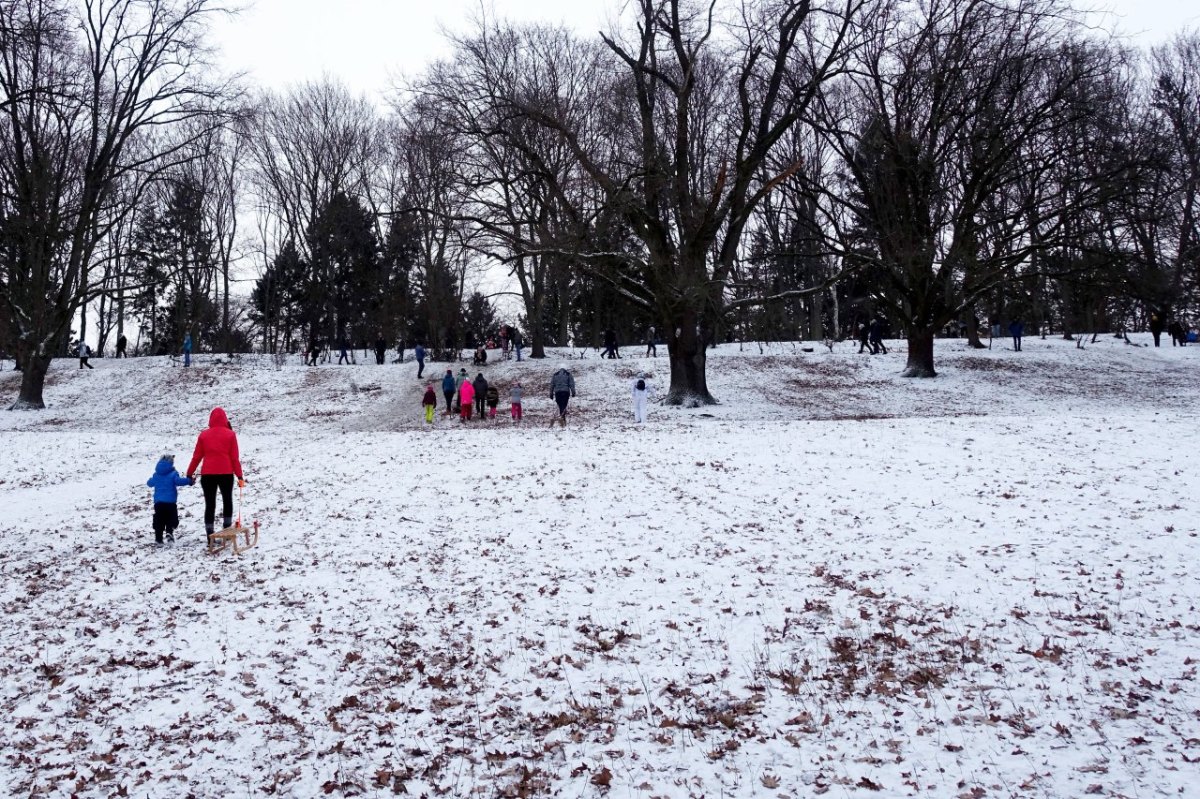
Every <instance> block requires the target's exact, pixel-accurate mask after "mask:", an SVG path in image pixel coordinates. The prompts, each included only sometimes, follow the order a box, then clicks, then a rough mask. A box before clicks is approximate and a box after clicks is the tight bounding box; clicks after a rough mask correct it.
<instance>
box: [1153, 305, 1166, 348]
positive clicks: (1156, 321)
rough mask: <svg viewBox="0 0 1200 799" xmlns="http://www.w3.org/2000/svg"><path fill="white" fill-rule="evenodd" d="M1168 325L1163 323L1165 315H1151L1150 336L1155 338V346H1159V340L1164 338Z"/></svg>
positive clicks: (1157, 313)
mask: <svg viewBox="0 0 1200 799" xmlns="http://www.w3.org/2000/svg"><path fill="white" fill-rule="evenodd" d="M1166 326H1167V323H1166V322H1165V321H1163V315H1162V314H1160V313H1159V312H1158V311H1154V312H1153V313H1151V314H1150V335H1152V336H1154V346H1156V347H1157V346H1158V339H1159V337H1160V336H1162V333H1163V330H1164V329H1166Z"/></svg>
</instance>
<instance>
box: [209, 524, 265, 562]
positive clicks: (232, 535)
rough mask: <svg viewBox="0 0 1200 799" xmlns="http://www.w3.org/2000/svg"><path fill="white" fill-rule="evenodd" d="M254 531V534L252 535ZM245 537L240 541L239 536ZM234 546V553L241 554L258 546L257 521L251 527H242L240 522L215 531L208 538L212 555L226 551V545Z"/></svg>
mask: <svg viewBox="0 0 1200 799" xmlns="http://www.w3.org/2000/svg"><path fill="white" fill-rule="evenodd" d="M252 533H253V536H252V535H251V534H252ZM239 537H241V538H244V540H243V541H241V542H239V541H238V538H239ZM230 546H231V547H233V554H235V555H240V554H242V553H243V552H245V551H246V550H247V549H253V548H254V547H256V546H258V522H255V523H254V524H252V525H251V526H249V527H242V526H241V525H239V524H234V525H233V526H232V527H226V528H225V529H224V530H220V531H218V532H215V533H213V534H212V535H211V536H209V538H208V552H209V554H210V555H216V554H219V553H221V552H224V551H225V549H226V547H230Z"/></svg>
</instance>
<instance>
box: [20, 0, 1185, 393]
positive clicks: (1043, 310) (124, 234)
mask: <svg viewBox="0 0 1200 799" xmlns="http://www.w3.org/2000/svg"><path fill="white" fill-rule="evenodd" d="M218 13H225V10H224V9H223V8H221V7H220V6H219V5H217V4H216V3H215V2H213V0H179V1H178V2H173V3H166V4H164V3H160V2H153V0H14V2H10V3H4V4H2V5H0V54H2V55H0V351H3V352H7V353H9V354H11V355H15V356H16V358H17V364H18V366H19V367H21V368H22V369H23V371H24V375H23V382H22V387H21V393H20V396H19V397H18V398H17V401H16V403H14V406H13V407H41V406H42V386H43V383H44V378H45V374H46V370H47V369H48V367H49V363H50V359H51V358H52V357H54V356H56V355H62V354H65V353H66V350H67V347H68V346H69V344H70V342H71V340H72V339H76V338H83V337H84V336H89V337H93V338H94V340H96V341H97V343H98V347H97V349H99V350H100V351H103V350H104V349H105V348H106V346H109V345H110V343H111V342H113V341H115V339H116V338H118V337H120V336H122V335H124V336H126V337H127V338H128V340H129V342H130V345H131V347H130V349H131V351H136V352H139V353H150V354H155V353H164V352H174V351H177V350H178V347H179V344H180V343H181V342H182V340H183V337H184V336H185V335H187V334H191V336H192V338H193V341H195V342H197V345H198V346H200V347H201V348H206V349H210V350H212V351H221V352H228V353H233V352H238V351H245V350H248V349H251V348H255V349H259V350H261V351H263V352H272V353H275V352H297V351H299V350H301V349H305V348H306V347H308V346H309V345H310V343H311V342H314V341H320V342H326V343H330V344H332V343H334V342H337V341H339V340H341V339H343V338H344V339H346V340H348V341H350V342H351V343H352V344H354V345H356V346H363V345H365V344H366V343H367V342H373V341H374V340H375V339H376V338H379V337H382V338H384V339H385V340H387V341H388V342H389V344H392V345H394V344H395V343H397V342H401V341H402V342H405V343H406V345H407V346H409V347H411V346H412V345H413V344H415V343H416V342H418V341H419V342H422V343H424V344H425V345H426V347H427V348H428V349H429V350H430V351H431V355H432V356H433V357H434V358H436V359H455V358H457V357H458V355H459V353H460V351H461V350H462V349H463V348H465V347H472V346H476V345H478V344H481V343H483V341H485V340H486V339H487V338H489V337H493V336H495V335H496V334H497V332H498V327H499V325H500V324H502V323H507V324H510V325H515V326H516V327H518V328H519V329H520V330H521V331H522V334H523V336H524V338H525V339H526V344H527V346H528V347H529V348H530V352H531V355H532V356H533V357H542V356H543V355H544V353H545V350H546V348H547V347H553V346H567V345H575V346H595V345H598V344H599V343H600V341H601V339H602V336H603V332H604V331H605V330H609V329H612V330H615V331H617V333H618V336H619V337H620V338H621V339H622V340H623V341H626V342H633V343H638V344H641V343H642V342H643V341H644V339H645V337H646V335H647V331H648V330H649V329H650V328H651V327H653V328H655V329H656V331H657V334H658V338H659V340H660V343H663V344H665V345H666V349H667V352H668V354H669V359H670V366H671V377H670V390H669V394H668V402H672V403H678V404H688V405H700V404H706V403H709V402H714V401H716V398H714V397H712V396H711V394H710V393H709V392H708V388H707V381H706V377H705V368H706V360H705V357H706V356H705V352H706V350H707V348H708V347H709V346H711V345H712V344H715V343H717V342H719V341H731V340H760V341H761V340H796V339H823V338H828V339H842V338H845V337H847V336H852V335H853V334H854V332H855V330H856V329H857V327H858V325H860V324H865V323H868V322H869V321H870V320H872V319H876V318H882V319H883V320H884V321H885V323H886V324H887V325H888V326H889V327H890V328H891V331H892V333H893V335H899V336H902V337H904V338H906V339H907V341H908V361H907V363H906V366H905V372H904V374H905V375H908V376H912V377H931V376H934V375H936V373H937V372H936V364H935V354H934V342H935V338H936V337H937V336H939V335H941V334H943V333H944V332H945V331H947V330H950V331H953V332H954V333H955V334H957V332H958V331H959V330H962V331H963V332H965V334H966V335H967V336H968V337H969V339H970V340H971V341H972V343H974V344H975V345H977V346H982V344H981V342H980V329H981V328H984V327H986V326H987V325H990V324H993V323H1002V324H1004V325H1007V323H1008V322H1009V321H1011V320H1016V319H1019V320H1022V321H1024V322H1025V324H1026V325H1027V328H1029V329H1030V330H1039V329H1040V330H1041V331H1043V332H1044V331H1047V330H1053V331H1054V332H1055V333H1056V334H1059V335H1066V336H1073V335H1081V334H1092V335H1094V334H1097V333H1099V332H1105V331H1108V332H1112V331H1116V332H1120V331H1124V330H1132V329H1138V328H1142V327H1144V326H1145V324H1146V321H1147V319H1148V318H1149V316H1150V314H1152V313H1153V314H1158V315H1159V316H1160V317H1162V318H1175V319H1179V320H1187V321H1191V322H1192V323H1194V322H1195V320H1196V318H1197V316H1198V315H1200V220H1198V214H1200V208H1198V204H1200V203H1198V200H1200V33H1197V32H1180V33H1179V34H1178V35H1177V36H1176V37H1175V38H1174V39H1173V40H1172V41H1171V42H1169V43H1167V44H1164V45H1162V46H1160V47H1156V48H1152V49H1151V50H1150V51H1148V52H1142V51H1139V50H1137V49H1134V48H1131V47H1128V46H1127V45H1125V44H1123V43H1121V42H1120V41H1119V40H1116V39H1115V38H1113V37H1111V36H1108V35H1106V34H1105V33H1104V32H1102V31H1097V30H1095V29H1094V28H1091V27H1088V26H1086V25H1084V24H1083V23H1084V20H1083V17H1082V15H1081V12H1078V11H1076V10H1075V9H1074V8H1073V7H1072V6H1071V5H1070V4H1069V3H1066V2H1061V1H1060V0H1018V1H1017V2H1015V3H1009V4H992V3H986V2H980V1H979V0H922V2H921V3H916V4H913V3H901V2H882V3H880V2H867V0H825V2H793V1H791V0H745V1H744V2H737V3H734V2H722V1H721V0H718V2H715V3H700V2H695V1H694V0H634V2H631V3H629V4H627V6H626V9H625V14H624V18H623V21H622V23H621V25H620V26H619V28H618V29H617V30H614V31H611V32H609V33H606V34H602V35H598V36H594V37H593V36H585V35H579V34H577V33H573V32H571V31H568V30H565V29H562V28H557V27H552V26H547V25H539V24H520V25H516V24H509V23H505V22H502V21H497V20H483V21H481V22H479V23H477V24H476V25H475V27H474V28H473V29H472V30H470V31H465V32H460V33H456V34H454V35H452V36H451V39H450V43H451V54H450V55H449V56H447V57H446V58H444V59H442V60H440V61H438V62H436V63H433V64H431V65H429V67H428V69H427V70H426V71H425V72H424V73H423V74H422V75H420V76H419V77H417V78H416V79H415V80H413V81H411V82H410V83H408V84H407V85H404V86H400V87H397V88H396V90H395V91H394V92H393V95H392V97H391V100H390V103H389V105H388V107H387V108H378V107H376V106H374V105H373V104H371V103H370V102H368V101H367V100H366V99H364V98H363V97H361V96H357V95H356V94H355V93H354V92H353V91H351V90H350V89H349V88H348V87H346V86H345V85H343V84H342V83H340V82H339V81H338V80H336V79H334V78H326V79H323V80H320V81H313V82H306V83H301V84H298V85H296V86H293V87H291V88H289V89H287V90H284V91H278V92H273V91H257V92H251V91H247V90H246V88H245V87H239V86H237V85H235V84H233V83H230V82H228V81H226V80H224V79H222V78H221V76H219V75H218V74H217V73H216V72H215V71H214V70H213V68H212V66H211V65H210V64H209V63H208V62H207V61H206V60H205V54H206V48H205V42H204V40H203V22H204V19H205V18H206V17H207V16H210V15H212V14H218ZM82 22H87V23H89V24H80V23H82ZM239 222H240V223H241V226H240V227H239ZM248 227H250V228H253V229H252V230H247V228H248ZM239 263H241V264H246V263H253V264H256V265H257V266H256V268H255V271H256V272H257V276H256V278H255V279H254V280H253V285H252V286H250V287H249V290H248V291H246V290H245V288H242V289H241V290H239V289H238V288H237V275H236V272H237V266H238V264H239ZM501 270H502V271H503V272H504V273H505V276H506V279H505V285H504V287H503V288H501V290H500V291H499V293H497V292H495V291H493V292H492V293H491V294H488V293H485V292H484V290H483V288H482V287H483V286H484V285H487V284H488V281H487V280H485V276H486V275H488V274H489V273H491V274H493V275H494V274H495V273H496V272H498V271H501ZM490 283H491V284H493V285H494V284H495V283H496V281H495V280H494V279H493V280H491V281H490ZM500 294H503V295H507V296H508V297H510V298H511V302H512V304H513V305H515V306H518V307H519V308H520V313H519V314H518V315H517V317H516V318H512V317H513V315H512V314H507V315H506V314H503V313H501V312H500V311H499V310H498V308H497V303H496V297H497V296H499V295H500ZM89 325H92V326H94V329H89Z"/></svg>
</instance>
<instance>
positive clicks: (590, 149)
mask: <svg viewBox="0 0 1200 799" xmlns="http://www.w3.org/2000/svg"><path fill="white" fill-rule="evenodd" d="M717 5H718V4H717V3H715V2H714V3H712V4H705V5H700V4H699V3H695V2H691V0H661V1H660V0H635V2H631V3H630V4H628V6H627V10H628V13H629V24H628V26H627V27H626V29H625V33H624V34H622V35H613V36H604V37H602V39H603V42H604V44H605V51H604V57H603V58H602V57H601V56H600V55H599V54H598V55H597V56H596V57H595V58H593V57H592V56H591V52H590V51H589V50H588V49H585V48H581V49H580V50H578V51H576V52H572V51H571V50H569V49H566V48H563V47H562V46H561V45H560V44H558V43H556V42H554V41H550V42H549V44H550V45H551V46H544V45H545V44H546V42H545V41H544V40H541V39H537V38H527V39H524V40H519V46H520V47H521V48H523V50H524V53H523V57H521V58H518V59H515V60H514V59H510V58H508V56H509V55H510V54H511V48H507V47H493V46H492V45H493V42H495V41H497V40H498V38H503V37H500V31H498V30H491V29H489V30H485V31H484V32H483V33H481V34H480V35H479V36H477V37H475V38H474V39H472V40H471V41H469V42H464V43H460V52H461V53H462V54H463V55H464V56H466V57H467V58H469V59H471V60H473V62H474V66H473V70H474V71H475V73H476V74H477V75H479V76H482V78H483V79H486V80H489V81H491V82H492V83H493V85H494V86H495V87H496V90H497V91H496V94H497V95H498V97H499V98H500V99H501V104H500V105H499V106H498V107H497V109H496V111H497V116H498V117H499V118H504V117H505V116H511V115H519V116H521V117H523V118H525V119H527V120H529V121H532V122H534V123H536V124H537V125H539V126H541V127H542V128H544V129H545V130H547V131H550V132H553V133H554V134H556V135H557V136H558V137H559V139H560V141H561V143H562V145H563V146H565V147H566V148H568V149H569V151H570V153H571V155H572V156H573V157H574V159H575V160H576V161H577V162H578V165H579V170H578V172H579V174H581V175H582V176H585V177H586V179H587V181H588V182H589V183H591V184H592V186H593V187H594V189H593V190H592V191H590V192H589V191H584V192H579V193H578V195H577V196H582V197H596V198H598V199H599V200H600V203H599V207H600V208H601V211H600V212H599V213H591V212H590V209H588V208H576V209H575V213H574V216H575V217H576V218H577V219H579V220H580V221H581V222H583V223H588V224H592V225H593V227H595V226H597V225H599V224H602V223H603V222H604V221H605V220H617V219H619V220H620V221H621V222H622V224H624V225H626V226H627V228H628V230H629V231H631V232H632V234H633V235H634V236H635V237H636V241H637V243H638V245H639V248H640V252H639V251H633V252H630V251H626V250H624V249H620V250H616V251H607V252H606V251H595V250H591V251H583V252H572V251H570V250H569V249H568V250H566V251H563V250H562V248H555V249H556V251H559V252H562V253H563V254H565V255H568V256H571V257H573V258H577V259H579V260H581V261H583V262H584V263H585V264H588V268H589V269H590V270H591V271H592V272H593V273H594V274H596V275H598V276H602V277H604V278H606V279H608V280H609V281H610V282H611V283H612V284H613V285H614V286H615V287H616V289H617V290H618V291H620V292H621V293H622V295H623V296H625V297H626V298H628V299H629V300H630V301H632V302H635V303H637V304H640V305H641V306H642V307H644V308H646V309H647V310H648V311H649V312H651V313H652V314H653V315H654V317H656V318H657V319H659V320H660V324H661V326H662V328H663V329H664V330H665V332H666V339H667V342H668V348H669V352H670V363H671V387H670V390H669V392H668V395H667V398H666V401H667V402H669V403H672V404H687V405H701V404H707V403H711V402H714V401H715V400H714V399H713V397H712V395H711V394H710V393H709V390H708V383H707V379H706V376H705V363H706V353H705V347H706V345H707V344H709V343H711V342H713V340H714V338H715V330H716V326H717V323H718V320H719V319H720V317H721V316H722V314H723V313H724V310H725V301H726V294H727V289H728V283H729V280H730V275H731V271H732V269H733V265H734V263H735V261H736V260H737V258H738V256H739V253H740V250H741V247H742V239H743V234H744V232H745V229H746V226H747V224H748V223H749V221H750V218H751V215H752V213H753V211H754V209H755V207H756V206H757V205H758V204H759V203H760V202H761V201H762V199H763V197H764V196H765V195H766V194H767V193H768V192H770V191H771V190H772V188H773V187H774V186H775V185H777V184H778V183H779V182H781V181H784V180H787V179H789V178H790V177H791V176H792V175H794V173H795V172H796V171H798V170H799V168H800V166H801V165H800V164H794V165H791V166H789V167H788V168H786V169H785V171H783V172H781V173H779V174H775V175H771V176H769V178H768V179H767V180H766V181H763V180H762V178H761V175H762V166H763V164H764V162H765V160H766V159H767V157H768V156H769V154H770V153H771V152H772V150H773V149H774V148H775V146H776V145H777V143H778V142H779V140H780V139H781V138H782V137H783V136H784V134H785V133H786V132H787V131H788V130H790V129H791V128H792V126H794V125H796V124H797V123H798V122H799V121H800V120H801V119H802V118H803V117H804V115H805V114H806V112H807V110H808V109H809V107H810V104H811V102H812V100H813V98H814V97H815V96H816V93H817V88H818V87H819V86H820V85H821V84H822V83H823V82H825V81H826V80H828V79H829V77H830V76H831V75H832V74H834V73H835V72H836V71H837V69H838V68H839V65H840V64H841V63H842V62H843V59H844V57H845V55H846V52H847V50H848V49H849V48H850V47H851V46H852V40H853V33H854V21H855V19H856V18H857V17H858V16H859V14H860V13H861V12H862V10H863V8H864V7H865V6H866V5H867V4H866V3H863V2H857V1H856V0H847V1H846V2H842V3H830V4H828V5H824V4H814V3H811V2H784V1H783V0H762V1H761V2H754V1H750V0H748V1H747V2H744V3H740V4H737V6H736V8H734V9H732V10H730V9H729V8H727V7H725V6H721V8H720V9H718V7H717ZM514 66H517V67H519V68H518V69H514ZM585 78H586V80H585ZM585 86H590V87H591V88H590V90H589V91H586V92H585V91H577V89H578V88H579V87H585ZM542 177H543V179H546V180H549V181H551V182H552V183H557V181H558V180H560V179H559V178H555V177H554V176H553V175H551V174H543V175H542ZM552 191H553V192H554V193H555V194H556V195H558V196H560V197H571V196H572V193H571V192H569V191H567V190H566V187H564V186H562V185H555V186H554V187H553V189H552ZM590 238H591V239H592V240H593V241H604V240H605V237H604V236H603V235H595V234H593V235H592V236H591V237H590ZM601 265H603V266H605V267H606V268H598V267H600V266H601Z"/></svg>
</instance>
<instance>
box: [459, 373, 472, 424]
mask: <svg viewBox="0 0 1200 799" xmlns="http://www.w3.org/2000/svg"><path fill="white" fill-rule="evenodd" d="M463 377H464V378H465V377H466V375H463ZM474 404H475V386H473V385H472V384H471V381H470V380H466V379H464V380H463V381H462V385H461V386H459V387H458V407H459V409H460V411H461V412H462V421H464V422H465V421H467V420H468V419H470V418H471V408H472V406H473V405H474Z"/></svg>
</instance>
